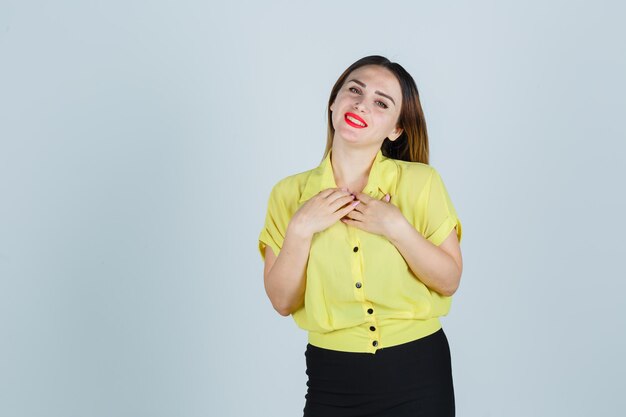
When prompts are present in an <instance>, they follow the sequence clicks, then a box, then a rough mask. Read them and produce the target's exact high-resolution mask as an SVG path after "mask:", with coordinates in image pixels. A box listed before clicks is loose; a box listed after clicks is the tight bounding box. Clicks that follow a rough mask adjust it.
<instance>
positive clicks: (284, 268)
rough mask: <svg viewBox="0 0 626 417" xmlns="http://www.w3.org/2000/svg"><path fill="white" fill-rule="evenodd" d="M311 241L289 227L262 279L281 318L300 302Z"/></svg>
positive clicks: (293, 227) (294, 228)
mask: <svg viewBox="0 0 626 417" xmlns="http://www.w3.org/2000/svg"><path fill="white" fill-rule="evenodd" d="M311 241H312V236H311V235H308V234H307V233H304V232H302V231H301V230H300V229H299V228H298V227H297V226H294V225H292V224H290V225H289V226H288V227H287V232H286V234H285V240H284V242H283V246H282V248H281V250H280V252H279V254H278V257H277V258H276V260H275V261H274V264H273V265H272V267H271V269H270V271H269V272H268V274H267V277H266V278H265V291H266V292H267V295H268V297H269V299H270V301H271V302H272V305H273V306H274V309H276V311H278V312H279V313H280V314H281V315H283V316H288V315H289V314H291V313H292V312H293V311H295V310H297V309H298V308H299V307H300V306H301V305H302V303H303V302H304V292H305V289H306V265H307V261H308V259H309V250H310V249H311Z"/></svg>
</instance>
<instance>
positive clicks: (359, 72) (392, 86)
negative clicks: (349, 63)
mask: <svg viewBox="0 0 626 417" xmlns="http://www.w3.org/2000/svg"><path fill="white" fill-rule="evenodd" d="M352 80H356V81H360V82H362V83H364V84H366V86H367V87H366V88H369V87H370V84H371V85H372V86H375V87H377V88H378V87H380V88H382V87H384V88H386V89H387V90H388V91H389V92H397V93H399V92H400V83H399V82H398V80H397V78H396V76H395V75H394V74H393V73H392V72H391V71H389V70H388V69H387V68H384V67H381V66H378V65H366V66H364V67H361V68H357V69H355V70H354V71H352V72H351V73H350V74H349V75H348V77H347V78H346V83H347V82H349V81H352Z"/></svg>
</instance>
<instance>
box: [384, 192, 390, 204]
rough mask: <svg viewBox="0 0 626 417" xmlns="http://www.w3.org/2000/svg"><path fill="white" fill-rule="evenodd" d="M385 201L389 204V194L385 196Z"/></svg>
mask: <svg viewBox="0 0 626 417" xmlns="http://www.w3.org/2000/svg"><path fill="white" fill-rule="evenodd" d="M385 200H387V202H389V200H391V196H390V195H389V194H386V195H385Z"/></svg>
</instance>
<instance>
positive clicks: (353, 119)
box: [344, 113, 367, 129]
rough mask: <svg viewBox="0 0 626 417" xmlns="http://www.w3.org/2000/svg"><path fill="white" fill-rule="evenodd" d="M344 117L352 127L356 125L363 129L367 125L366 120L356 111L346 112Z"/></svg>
mask: <svg viewBox="0 0 626 417" xmlns="http://www.w3.org/2000/svg"><path fill="white" fill-rule="evenodd" d="M344 119H345V121H346V123H348V124H349V125H350V126H352V127H356V128H357V129H363V128H366V127H367V123H365V120H363V119H361V118H360V117H359V116H357V115H356V114H354V113H346V115H345V116H344Z"/></svg>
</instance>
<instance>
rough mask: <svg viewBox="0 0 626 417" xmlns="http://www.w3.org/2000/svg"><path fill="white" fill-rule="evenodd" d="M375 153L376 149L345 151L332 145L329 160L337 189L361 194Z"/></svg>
mask: <svg viewBox="0 0 626 417" xmlns="http://www.w3.org/2000/svg"><path fill="white" fill-rule="evenodd" d="M377 153H378V149H375V150H372V149H345V148H342V147H340V146H335V145H334V144H333V147H332V148H331V158H330V159H331V165H332V167H333V175H334V176H335V184H337V187H339V188H344V187H345V188H348V190H349V191H350V192H352V193H357V192H358V193H360V192H362V191H363V189H364V188H365V186H366V185H367V180H368V178H369V173H370V170H371V169H372V164H373V163H374V159H375V158H376V154H377Z"/></svg>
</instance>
